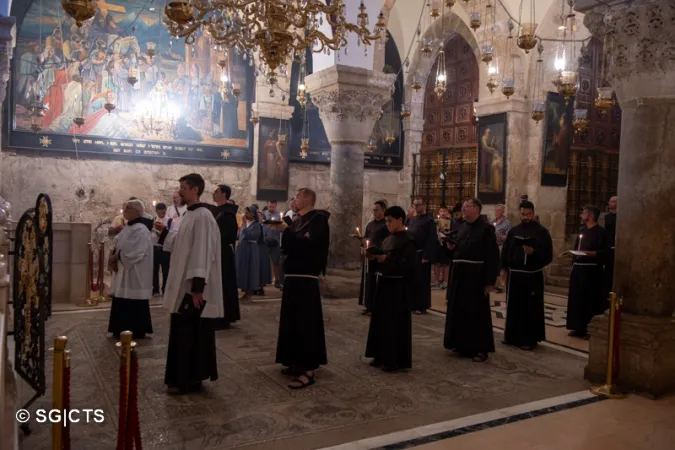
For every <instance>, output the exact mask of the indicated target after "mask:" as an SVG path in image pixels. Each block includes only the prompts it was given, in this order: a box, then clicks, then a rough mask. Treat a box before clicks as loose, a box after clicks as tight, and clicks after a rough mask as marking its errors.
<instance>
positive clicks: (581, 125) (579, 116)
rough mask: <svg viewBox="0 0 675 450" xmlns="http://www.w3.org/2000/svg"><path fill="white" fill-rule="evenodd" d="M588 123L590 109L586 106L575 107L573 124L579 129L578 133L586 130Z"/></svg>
mask: <svg viewBox="0 0 675 450" xmlns="http://www.w3.org/2000/svg"><path fill="white" fill-rule="evenodd" d="M588 125H589V120H588V110H587V109H585V108H583V109H582V108H579V109H575V110H574V119H573V120H572V126H573V127H574V129H575V130H576V131H577V133H581V132H582V131H584V130H585V129H586V128H588Z"/></svg>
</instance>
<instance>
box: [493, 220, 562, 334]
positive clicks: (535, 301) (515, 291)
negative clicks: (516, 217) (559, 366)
mask: <svg viewBox="0 0 675 450" xmlns="http://www.w3.org/2000/svg"><path fill="white" fill-rule="evenodd" d="M523 245H527V246H529V247H533V248H534V252H533V253H532V254H531V255H527V258H526V257H525V256H526V255H525V251H524V250H523ZM552 260H553V243H552V242H551V235H550V233H549V232H548V230H547V229H546V228H544V227H543V226H542V225H541V224H540V223H539V222H535V221H532V222H530V223H521V224H520V225H517V226H515V227H513V228H511V230H510V231H509V234H508V235H507V237H506V241H505V242H504V246H503V247H502V268H503V269H504V270H506V271H508V277H509V278H508V283H507V285H506V327H505V329H504V341H505V342H506V343H507V344H509V345H515V346H518V347H524V346H534V345H536V344H537V343H538V342H541V341H544V340H546V325H545V322H544V267H546V266H547V265H549V264H551V261H552Z"/></svg>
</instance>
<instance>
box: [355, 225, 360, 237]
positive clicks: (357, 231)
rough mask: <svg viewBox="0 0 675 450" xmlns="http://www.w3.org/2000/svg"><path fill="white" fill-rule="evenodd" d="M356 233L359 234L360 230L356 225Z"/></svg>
mask: <svg viewBox="0 0 675 450" xmlns="http://www.w3.org/2000/svg"><path fill="white" fill-rule="evenodd" d="M356 234H358V235H359V236H361V232H360V231H359V227H356Z"/></svg>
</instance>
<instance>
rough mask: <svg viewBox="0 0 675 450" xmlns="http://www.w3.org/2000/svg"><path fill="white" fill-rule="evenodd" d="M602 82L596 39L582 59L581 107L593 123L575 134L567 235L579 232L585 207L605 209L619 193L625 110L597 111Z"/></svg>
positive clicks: (579, 98) (599, 45)
mask: <svg viewBox="0 0 675 450" xmlns="http://www.w3.org/2000/svg"><path fill="white" fill-rule="evenodd" d="M601 82H602V42H601V41H600V40H598V39H596V38H593V39H591V41H590V42H589V44H588V46H587V47H586V49H584V51H582V54H581V57H580V58H579V90H578V92H577V99H576V100H577V108H584V109H587V110H588V117H589V119H590V124H589V126H588V128H587V129H586V130H584V131H582V132H580V133H576V134H575V135H574V141H573V143H572V147H571V151H570V159H569V175H568V180H567V208H566V209H567V211H566V221H565V222H566V223H565V234H566V236H573V235H576V234H577V233H578V231H579V227H580V226H581V223H580V219H579V214H580V213H581V209H582V208H583V207H584V205H596V206H598V207H599V208H600V209H601V210H602V209H604V207H605V205H606V203H607V200H608V199H609V197H611V196H612V195H616V192H617V182H618V177H619V144H620V137H621V108H620V107H619V106H618V105H615V106H614V108H613V109H612V110H611V111H609V112H608V113H607V114H605V115H602V114H600V111H598V110H597V109H596V108H595V105H594V100H595V93H596V92H597V87H598V86H599V85H601V84H600V83H601Z"/></svg>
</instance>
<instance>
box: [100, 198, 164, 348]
mask: <svg viewBox="0 0 675 450" xmlns="http://www.w3.org/2000/svg"><path fill="white" fill-rule="evenodd" d="M123 214H124V219H125V220H126V221H127V225H126V226H125V227H124V228H123V230H122V231H121V232H120V233H119V234H118V235H117V237H116V239H117V243H116V246H115V251H114V253H113V254H111V255H110V259H109V266H110V267H111V268H112V270H113V271H114V272H115V277H114V281H113V286H112V292H113V300H112V306H111V308H110V320H109V322H108V332H109V333H112V334H113V336H115V337H116V338H118V339H119V336H120V333H121V332H122V331H127V330H129V331H131V332H132V333H133V337H134V339H141V338H144V337H145V335H146V333H152V320H151V317H150V303H149V299H150V296H151V294H152V285H151V277H152V253H153V252H152V237H151V232H150V230H151V229H152V220H149V219H146V218H145V217H143V216H144V214H145V207H144V205H143V203H142V202H141V201H140V200H129V201H128V202H126V203H125V205H124V209H123Z"/></svg>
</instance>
